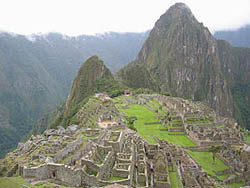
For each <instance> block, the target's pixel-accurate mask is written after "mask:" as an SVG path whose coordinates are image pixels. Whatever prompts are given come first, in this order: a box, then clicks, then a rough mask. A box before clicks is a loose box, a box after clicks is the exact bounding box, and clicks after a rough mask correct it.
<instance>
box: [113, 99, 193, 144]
mask: <svg viewBox="0 0 250 188" xmlns="http://www.w3.org/2000/svg"><path fill="white" fill-rule="evenodd" d="M117 107H118V109H119V110H120V111H121V112H124V113H125V114H127V115H128V116H135V117H136V118H137V120H136V121H135V123H134V124H135V128H136V129H137V132H138V133H139V135H140V136H142V137H143V138H145V139H146V140H147V141H149V142H150V143H152V144H156V141H155V140H154V136H157V137H158V138H160V139H166V140H167V141H169V142H170V143H173V144H176V145H182V146H194V145H195V144H194V143H193V142H192V141H191V140H190V139H189V138H187V137H186V136H185V135H175V136H171V135H169V134H168V133H169V132H168V131H165V130H164V131H162V130H161V129H164V127H163V126H162V125H161V124H156V125H144V123H147V122H158V119H157V118H156V117H155V112H153V111H151V110H150V109H148V108H147V107H146V106H144V105H137V104H133V105H129V108H128V109H123V108H121V105H117Z"/></svg>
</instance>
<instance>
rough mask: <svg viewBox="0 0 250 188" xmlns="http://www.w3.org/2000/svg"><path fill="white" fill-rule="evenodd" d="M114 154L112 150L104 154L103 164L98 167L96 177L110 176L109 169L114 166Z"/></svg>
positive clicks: (104, 177) (105, 177) (106, 177)
mask: <svg viewBox="0 0 250 188" xmlns="http://www.w3.org/2000/svg"><path fill="white" fill-rule="evenodd" d="M114 162H115V155H114V152H113V151H110V152H109V153H108V155H107V156H106V158H105V160H104V162H103V165H102V166H101V167H100V170H99V173H98V175H97V178H98V179H104V180H105V179H108V178H109V177H110V176H111V170H112V168H113V166H114Z"/></svg>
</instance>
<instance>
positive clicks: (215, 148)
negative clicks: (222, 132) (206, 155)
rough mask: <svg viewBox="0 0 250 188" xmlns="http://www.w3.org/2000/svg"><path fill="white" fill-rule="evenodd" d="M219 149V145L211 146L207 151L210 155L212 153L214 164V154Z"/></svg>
mask: <svg viewBox="0 0 250 188" xmlns="http://www.w3.org/2000/svg"><path fill="white" fill-rule="evenodd" d="M220 149H221V148H220V146H211V147H210V148H209V152H211V153H212V155H213V164H215V159H216V156H215V155H216V153H217V152H219V150H220Z"/></svg>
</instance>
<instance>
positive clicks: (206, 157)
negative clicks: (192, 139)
mask: <svg viewBox="0 0 250 188" xmlns="http://www.w3.org/2000/svg"><path fill="white" fill-rule="evenodd" d="M187 152H188V153H189V154H190V155H191V156H192V157H193V158H194V159H195V160H196V161H197V162H198V163H199V164H200V165H201V166H202V168H203V169H204V170H205V171H206V172H207V173H208V174H209V175H211V176H215V177H217V178H218V179H220V180H224V179H225V178H227V177H228V174H226V175H221V176H217V175H216V174H215V173H214V172H218V171H222V170H226V169H228V166H226V165H225V164H224V163H223V162H222V161H221V160H219V159H218V158H216V160H215V164H214V163H213V157H212V154H211V153H210V152H198V151H197V152H194V151H190V150H187Z"/></svg>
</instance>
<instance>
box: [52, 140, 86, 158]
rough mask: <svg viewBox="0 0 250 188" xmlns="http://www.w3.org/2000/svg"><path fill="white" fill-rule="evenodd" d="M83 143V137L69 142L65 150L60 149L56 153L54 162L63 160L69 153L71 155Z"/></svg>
mask: <svg viewBox="0 0 250 188" xmlns="http://www.w3.org/2000/svg"><path fill="white" fill-rule="evenodd" d="M81 144H82V138H81V137H79V138H78V139H77V140H76V141H74V142H70V143H68V144H67V146H66V147H65V148H64V149H63V150H61V151H59V152H58V153H57V154H56V156H55V157H54V162H58V161H60V160H62V159H63V158H64V157H66V156H67V155H69V154H70V153H72V152H73V151H75V150H76V149H77V148H79V147H80V145H81Z"/></svg>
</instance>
